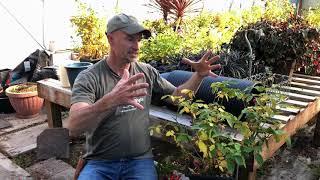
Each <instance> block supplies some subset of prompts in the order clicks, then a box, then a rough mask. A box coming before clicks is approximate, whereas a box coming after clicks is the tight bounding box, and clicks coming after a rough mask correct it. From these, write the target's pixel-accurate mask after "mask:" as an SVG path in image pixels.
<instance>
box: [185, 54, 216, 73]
mask: <svg viewBox="0 0 320 180" xmlns="http://www.w3.org/2000/svg"><path fill="white" fill-rule="evenodd" d="M211 54H212V52H211V51H207V52H206V54H204V55H203V56H202V58H201V59H200V60H199V61H198V62H194V61H191V60H190V59H187V58H183V59H182V62H183V63H185V64H188V65H190V66H191V67H192V68H193V69H194V70H195V71H196V72H197V73H198V74H199V75H200V76H202V77H205V76H211V77H217V76H218V75H216V74H215V73H213V72H212V70H217V69H220V68H221V65H220V64H213V63H214V62H216V61H217V60H219V59H220V57H219V56H214V57H212V58H210V59H209V57H210V55H211Z"/></svg>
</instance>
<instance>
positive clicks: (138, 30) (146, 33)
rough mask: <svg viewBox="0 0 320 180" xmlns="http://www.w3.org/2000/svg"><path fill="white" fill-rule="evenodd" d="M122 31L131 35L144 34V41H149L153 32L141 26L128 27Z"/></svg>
mask: <svg viewBox="0 0 320 180" xmlns="http://www.w3.org/2000/svg"><path fill="white" fill-rule="evenodd" d="M121 30H122V31H124V32H126V33H127V34H130V35H132V34H138V33H142V35H143V36H142V38H144V39H148V38H149V37H151V32H150V31H149V30H148V29H146V28H144V27H143V26H141V25H140V24H135V25H131V26H127V27H125V28H122V29H121Z"/></svg>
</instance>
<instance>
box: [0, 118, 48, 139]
mask: <svg viewBox="0 0 320 180" xmlns="http://www.w3.org/2000/svg"><path fill="white" fill-rule="evenodd" d="M0 119H2V120H5V121H7V122H8V123H10V124H11V125H12V126H11V127H9V128H4V129H0V135H2V134H8V133H11V132H14V131H17V130H19V129H24V128H27V127H30V126H34V125H36V124H40V123H44V122H46V121H47V115H46V114H44V113H42V114H40V115H39V116H37V117H34V118H29V119H19V118H16V117H15V114H0Z"/></svg>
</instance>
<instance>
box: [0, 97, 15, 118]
mask: <svg viewBox="0 0 320 180" xmlns="http://www.w3.org/2000/svg"><path fill="white" fill-rule="evenodd" d="M14 112H15V110H14V109H13V107H12V105H11V103H10V100H9V98H8V96H0V113H4V114H9V113H14Z"/></svg>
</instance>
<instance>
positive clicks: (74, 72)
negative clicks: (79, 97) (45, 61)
mask: <svg viewBox="0 0 320 180" xmlns="http://www.w3.org/2000/svg"><path fill="white" fill-rule="evenodd" d="M91 65H92V63H89V62H74V63H71V64H68V65H66V66H65V68H66V70H67V75H68V79H69V83H70V87H71V88H72V86H73V84H74V81H75V79H76V78H77V76H78V74H79V73H80V72H81V71H83V70H85V69H87V68H88V67H89V66H91Z"/></svg>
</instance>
